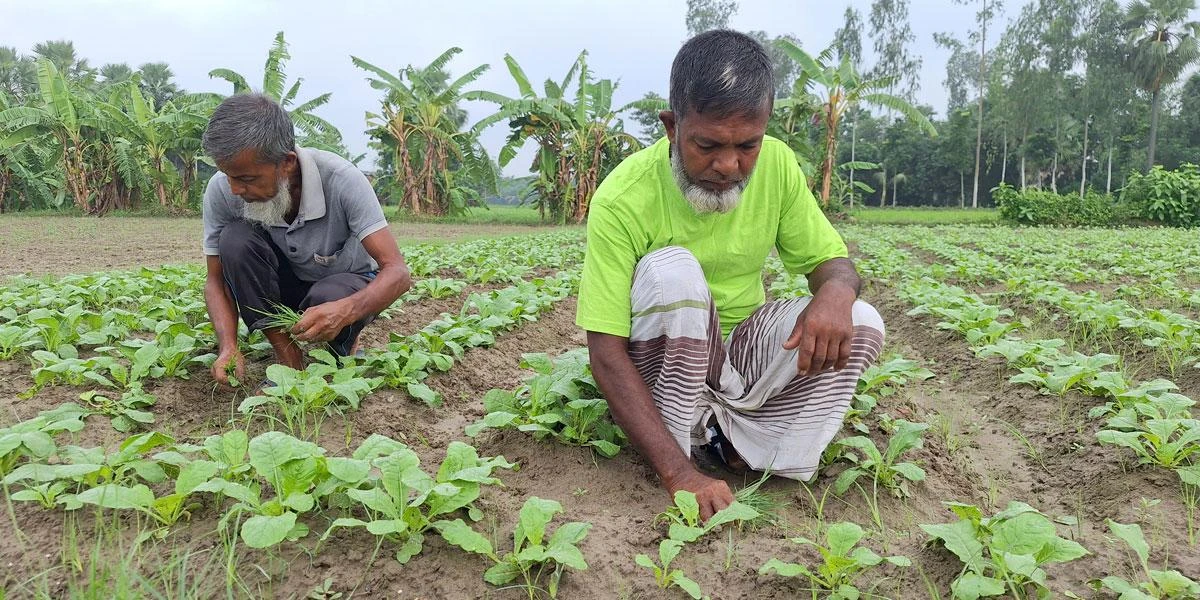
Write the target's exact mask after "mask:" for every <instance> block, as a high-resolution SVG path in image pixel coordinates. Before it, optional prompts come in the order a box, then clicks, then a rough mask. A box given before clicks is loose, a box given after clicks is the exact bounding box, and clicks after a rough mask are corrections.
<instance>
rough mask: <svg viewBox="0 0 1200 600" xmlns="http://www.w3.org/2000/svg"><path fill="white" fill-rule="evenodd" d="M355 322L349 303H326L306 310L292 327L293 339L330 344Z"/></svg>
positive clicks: (340, 301) (338, 301)
mask: <svg viewBox="0 0 1200 600" xmlns="http://www.w3.org/2000/svg"><path fill="white" fill-rule="evenodd" d="M353 322H354V315H353V314H352V313H351V310H350V305H349V304H348V303H346V302H345V301H343V300H335V301H333V302H326V303H324V304H318V305H316V306H311V307H309V308H307V309H305V311H304V314H303V315H302V316H301V317H300V321H299V322H298V323H296V324H295V325H293V326H292V337H293V338H295V339H296V340H297V341H301V342H328V341H329V340H332V339H333V338H335V337H337V335H338V333H340V332H341V331H342V329H343V328H345V327H346V326H347V325H349V324H350V323H353Z"/></svg>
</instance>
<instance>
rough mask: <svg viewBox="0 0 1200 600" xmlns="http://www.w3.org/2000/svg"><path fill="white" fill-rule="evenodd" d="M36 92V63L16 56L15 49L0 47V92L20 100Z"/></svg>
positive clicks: (27, 58)
mask: <svg viewBox="0 0 1200 600" xmlns="http://www.w3.org/2000/svg"><path fill="white" fill-rule="evenodd" d="M36 91H37V63H36V62H35V61H34V59H33V58H32V57H29V56H21V55H19V54H17V49H16V48H12V47H9V46H0V92H3V93H4V94H7V95H8V96H9V97H10V98H13V99H15V100H21V99H22V98H24V97H25V96H27V95H29V94H33V93H35V92H36Z"/></svg>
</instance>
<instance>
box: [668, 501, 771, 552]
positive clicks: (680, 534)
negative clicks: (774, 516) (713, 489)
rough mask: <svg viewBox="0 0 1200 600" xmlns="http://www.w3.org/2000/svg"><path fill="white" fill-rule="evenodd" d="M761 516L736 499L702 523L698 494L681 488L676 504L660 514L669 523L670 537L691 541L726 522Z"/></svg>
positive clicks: (747, 519)
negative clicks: (697, 499)
mask: <svg viewBox="0 0 1200 600" xmlns="http://www.w3.org/2000/svg"><path fill="white" fill-rule="evenodd" d="M759 516H760V514H759V512H758V511H757V510H754V509H753V508H751V507H749V506H747V505H745V504H742V503H741V502H738V501H736V500H735V501H734V502H733V503H732V504H730V505H729V506H726V507H725V508H723V509H721V510H719V511H717V513H716V514H714V515H713V516H711V517H709V518H708V521H705V522H703V523H701V522H700V503H699V502H697V501H696V495H695V494H693V493H691V492H688V491H684V490H680V491H678V492H675V505H674V506H672V507H671V508H668V509H667V510H666V512H664V513H662V514H661V515H659V519H662V520H664V521H666V522H667V523H669V526H668V528H667V537H668V538H670V539H673V540H678V541H681V542H686V543H690V542H694V541H696V540H698V539H700V538H701V537H703V536H704V534H706V533H708V532H710V531H712V530H714V529H716V528H718V527H720V526H722V525H724V524H726V523H733V522H735V521H743V522H744V521H752V520H754V519H756V518H758V517H759Z"/></svg>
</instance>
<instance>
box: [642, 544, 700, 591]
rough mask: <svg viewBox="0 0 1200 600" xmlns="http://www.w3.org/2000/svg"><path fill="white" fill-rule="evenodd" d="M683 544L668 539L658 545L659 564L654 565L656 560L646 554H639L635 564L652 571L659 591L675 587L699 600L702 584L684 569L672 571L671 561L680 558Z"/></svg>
mask: <svg viewBox="0 0 1200 600" xmlns="http://www.w3.org/2000/svg"><path fill="white" fill-rule="evenodd" d="M683 544H684V543H683V542H681V541H679V540H671V539H666V540H663V541H661V542H659V544H658V562H659V564H655V563H654V559H652V558H650V557H649V556H647V555H645V554H639V555H637V556H636V557H634V559H633V560H634V562H636V563H637V564H638V565H639V566H642V567H645V568H647V569H650V570H651V571H653V572H654V582H655V583H657V584H658V587H659V589H663V590H665V589H667V588H669V587H671V586H675V587H677V588H679V589H681V590H683V591H684V592H686V593H687V595H688V596H691V597H692V598H694V599H695V600H699V599H700V598H701V597H702V596H703V594H702V593H701V591H700V584H698V583H696V582H695V581H693V580H692V579H690V578H688V576H687V575H685V574H684V572H683V570H682V569H672V568H671V561H674V560H675V557H676V556H679V551H680V550H682V549H683ZM660 565H661V566H660Z"/></svg>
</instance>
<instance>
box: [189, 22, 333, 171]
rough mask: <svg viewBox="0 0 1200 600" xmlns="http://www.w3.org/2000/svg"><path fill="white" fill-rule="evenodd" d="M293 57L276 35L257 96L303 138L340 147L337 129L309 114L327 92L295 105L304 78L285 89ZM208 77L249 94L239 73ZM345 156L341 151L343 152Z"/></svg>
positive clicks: (221, 71) (220, 71)
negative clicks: (276, 109)
mask: <svg viewBox="0 0 1200 600" xmlns="http://www.w3.org/2000/svg"><path fill="white" fill-rule="evenodd" d="M291 57H292V56H291V55H290V54H288V51H287V42H286V41H284V39H283V32H282V31H280V32H279V33H277V34H275V42H274V43H273V44H271V49H270V50H268V51H267V62H266V64H265V65H264V66H263V79H262V87H260V88H259V90H258V91H259V92H261V93H262V94H263V95H265V96H267V97H268V98H271V99H272V100H275V101H276V102H278V103H279V105H280V106H282V107H283V108H284V109H285V110H287V111H288V114H289V115H291V117H292V122H293V123H295V124H296V127H297V128H298V129H299V130H300V131H301V133H302V134H303V137H304V138H313V139H315V140H317V141H319V142H320V143H321V145H326V146H328V145H330V144H332V143H336V145H340V144H341V139H342V135H341V132H339V131H338V129H337V127H334V126H333V124H331V123H330V122H329V121H326V120H325V119H322V118H321V117H318V116H317V115H314V114H313V113H312V111H314V110H316V109H317V108H318V107H320V106H322V105H324V104H326V103H327V102H329V98H330V96H332V95H333V94H332V93H330V92H326V93H324V94H321V95H320V96H317V97H316V98H313V99H311V100H307V101H305V102H300V103H298V104H297V103H296V97H297V96H298V95H299V94H300V84H301V83H303V82H304V78H303V77H300V78H297V79H296V81H295V82H293V83H292V85H291V86H290V87H289V86H287V85H286V82H287V73H286V71H285V69H286V67H287V61H288V59H290V58H291ZM208 76H209V77H214V78H219V79H224V80H225V81H228V82H229V83H231V84H233V93H234V94H245V93H248V92H250V91H252V88H251V87H250V84H249V83H248V82H247V80H246V78H245V77H243V76H242V75H241V74H240V73H238V72H236V71H233V70H231V69H213V70H211V71H209V72H208ZM299 141H300V142H302V143H303V145H313V144H311V143H310V142H309V141H308V140H305V139H302V140H299ZM342 150H343V153H344V148H343V149H342Z"/></svg>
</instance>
